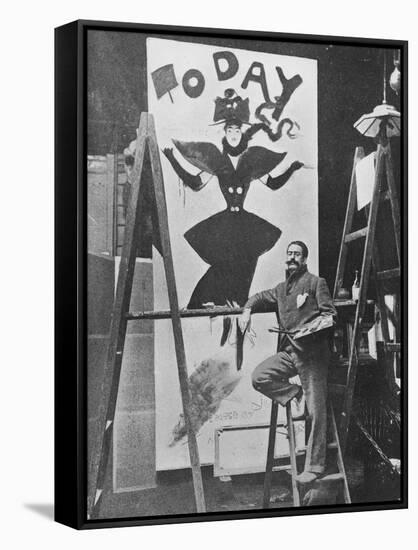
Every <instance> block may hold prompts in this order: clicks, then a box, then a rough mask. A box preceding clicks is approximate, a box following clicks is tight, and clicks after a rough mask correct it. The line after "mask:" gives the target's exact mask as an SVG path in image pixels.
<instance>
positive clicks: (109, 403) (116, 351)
mask: <svg viewBox="0 0 418 550" xmlns="http://www.w3.org/2000/svg"><path fill="white" fill-rule="evenodd" d="M146 131H147V121H146V115H145V114H142V115H141V121H140V125H139V132H138V139H137V146H136V156H135V165H134V166H135V176H134V181H133V185H132V192H131V198H130V202H129V208H128V213H127V220H126V228H125V239H124V244H123V250H122V256H121V261H120V266H119V276H118V282H117V287H116V295H115V301H114V304H113V311H112V318H111V324H110V336H109V345H108V351H107V358H106V364H105V366H104V376H103V383H102V387H101V392H100V402H99V407H98V413H97V444H96V443H94V444H93V450H92V452H91V455H90V456H89V486H90V487H89V489H90V490H89V497H88V504H87V510H88V515H89V517H90V518H91V519H94V518H98V517H99V514H100V507H101V503H102V493H103V489H104V483H105V476H106V469H107V463H108V458H109V452H110V447H111V442H112V436H113V424H114V418H115V410H116V399H117V395H118V389H119V380H120V372H121V367H122V357H123V349H124V345H125V335H126V327H127V319H126V313H127V312H128V311H129V305H130V300H131V294H132V283H133V277H134V271H135V261H136V250H137V246H138V242H139V235H138V231H137V229H136V228H137V227H138V225H139V215H140V208H141V194H140V189H141V182H140V176H141V172H142V166H143V161H144V152H145V147H146Z"/></svg>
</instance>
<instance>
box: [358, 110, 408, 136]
mask: <svg viewBox="0 0 418 550" xmlns="http://www.w3.org/2000/svg"><path fill="white" fill-rule="evenodd" d="M382 124H384V126H385V127H386V135H387V137H388V138H391V137H393V136H399V135H400V133H401V113H400V112H399V111H397V110H396V109H395V107H393V105H388V104H387V103H382V104H381V105H378V106H377V107H375V108H374V109H373V111H372V112H371V113H368V114H366V115H362V116H361V117H360V118H359V119H358V120H357V122H355V123H354V128H355V129H356V130H358V131H359V132H360V134H363V136H367V137H373V138H374V137H376V136H377V135H378V134H379V132H380V130H381V126H382Z"/></svg>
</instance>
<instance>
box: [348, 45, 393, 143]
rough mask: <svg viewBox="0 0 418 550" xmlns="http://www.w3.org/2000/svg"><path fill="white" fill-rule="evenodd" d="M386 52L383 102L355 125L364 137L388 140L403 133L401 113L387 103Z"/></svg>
mask: <svg viewBox="0 0 418 550" xmlns="http://www.w3.org/2000/svg"><path fill="white" fill-rule="evenodd" d="M386 70H387V69H386V52H384V54H383V101H382V103H381V105H377V107H375V108H374V109H373V111H372V112H371V113H367V114H366V115H362V116H361V117H360V118H359V119H358V120H357V122H355V123H354V124H353V126H354V128H355V129H356V130H358V131H359V132H360V134H363V136H367V137H371V138H375V137H377V136H378V135H379V134H380V135H385V136H386V137H387V138H391V137H393V136H399V135H400V133H401V113H400V112H399V111H397V110H396V109H395V107H394V106H393V105H388V104H387V102H386V85H387V82H386Z"/></svg>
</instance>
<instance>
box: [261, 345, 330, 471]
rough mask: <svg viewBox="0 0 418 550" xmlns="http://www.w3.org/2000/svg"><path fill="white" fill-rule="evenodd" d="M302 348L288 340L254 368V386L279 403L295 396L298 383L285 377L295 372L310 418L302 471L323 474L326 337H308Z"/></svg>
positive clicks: (297, 390)
mask: <svg viewBox="0 0 418 550" xmlns="http://www.w3.org/2000/svg"><path fill="white" fill-rule="evenodd" d="M308 338H309V342H308V343H307V344H304V346H303V349H301V350H299V349H296V348H295V347H294V346H293V345H291V344H290V343H289V344H287V345H286V347H285V348H284V349H283V350H282V351H279V352H278V353H276V354H275V355H273V356H271V357H269V358H268V359H266V360H265V361H263V362H262V363H260V364H259V365H258V366H257V367H256V368H255V370H254V372H253V375H252V382H253V386H254V388H255V389H256V390H257V391H259V392H261V393H263V394H264V395H266V396H267V397H269V398H270V399H274V400H275V401H277V402H278V403H279V404H280V405H283V406H285V405H286V403H287V402H288V401H289V400H290V399H292V398H293V397H295V396H296V395H297V393H298V392H299V391H300V386H298V385H297V384H291V383H290V382H289V378H292V377H293V376H296V375H299V378H300V381H301V383H302V388H303V392H304V394H305V399H306V406H307V409H308V414H309V416H310V419H311V433H310V436H309V441H308V445H307V449H306V459H305V471H308V472H314V473H319V474H320V473H323V471H324V469H325V461H326V449H327V378H328V363H329V358H330V346H329V341H328V338H327V337H324V336H322V335H321V337H320V338H319V337H314V338H311V337H308Z"/></svg>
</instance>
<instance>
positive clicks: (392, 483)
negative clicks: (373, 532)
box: [101, 467, 399, 518]
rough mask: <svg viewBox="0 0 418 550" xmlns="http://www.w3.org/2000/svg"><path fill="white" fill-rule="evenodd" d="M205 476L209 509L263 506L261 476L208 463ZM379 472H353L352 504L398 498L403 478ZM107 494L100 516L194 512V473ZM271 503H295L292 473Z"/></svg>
mask: <svg viewBox="0 0 418 550" xmlns="http://www.w3.org/2000/svg"><path fill="white" fill-rule="evenodd" d="M363 473H364V472H363ZM202 474H203V484H204V491H205V499H206V509H207V512H231V511H243V510H247V511H248V510H260V509H262V501H263V481H264V476H263V474H251V475H241V476H233V477H232V478H230V481H221V480H220V479H219V478H215V477H213V472H212V468H209V467H207V468H203V469H202ZM380 475H381V473H379V469H378V468H373V469H371V470H369V471H368V472H367V475H366V477H365V478H363V479H362V481H361V482H359V479H357V481H356V479H355V475H353V476H352V477H351V480H352V482H353V483H354V484H355V485H356V486H355V487H353V486H351V488H350V492H351V498H352V502H353V503H366V502H381V501H393V500H397V499H398V498H399V478H392V477H391V476H386V477H385V480H384V482H383V483H382V482H381V481H380V482H378V477H379V476H380ZM103 496H104V499H103V504H102V508H101V517H106V518H122V517H135V516H138V517H143V516H148V517H149V516H159V515H167V516H168V515H178V514H181V515H183V514H193V513H195V506H194V494H193V485H192V479H191V473H190V471H187V470H179V471H173V472H161V473H159V474H158V476H157V486H156V487H155V488H152V489H145V490H142V491H133V492H125V493H113V492H112V491H111V490H110V487H107V488H106V489H105V494H104V495H103ZM302 498H303V495H302ZM338 502H339V498H338V494H328V495H322V499H320V500H318V501H316V502H315V505H322V506H323V505H329V506H333V505H335V504H336V503H337V504H338ZM270 503H271V504H270V507H271V508H273V509H274V508H276V509H277V508H289V507H292V506H293V501H292V491H291V482H290V476H289V474H287V473H286V472H276V473H275V474H274V475H273V483H272V487H271V499H270Z"/></svg>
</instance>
